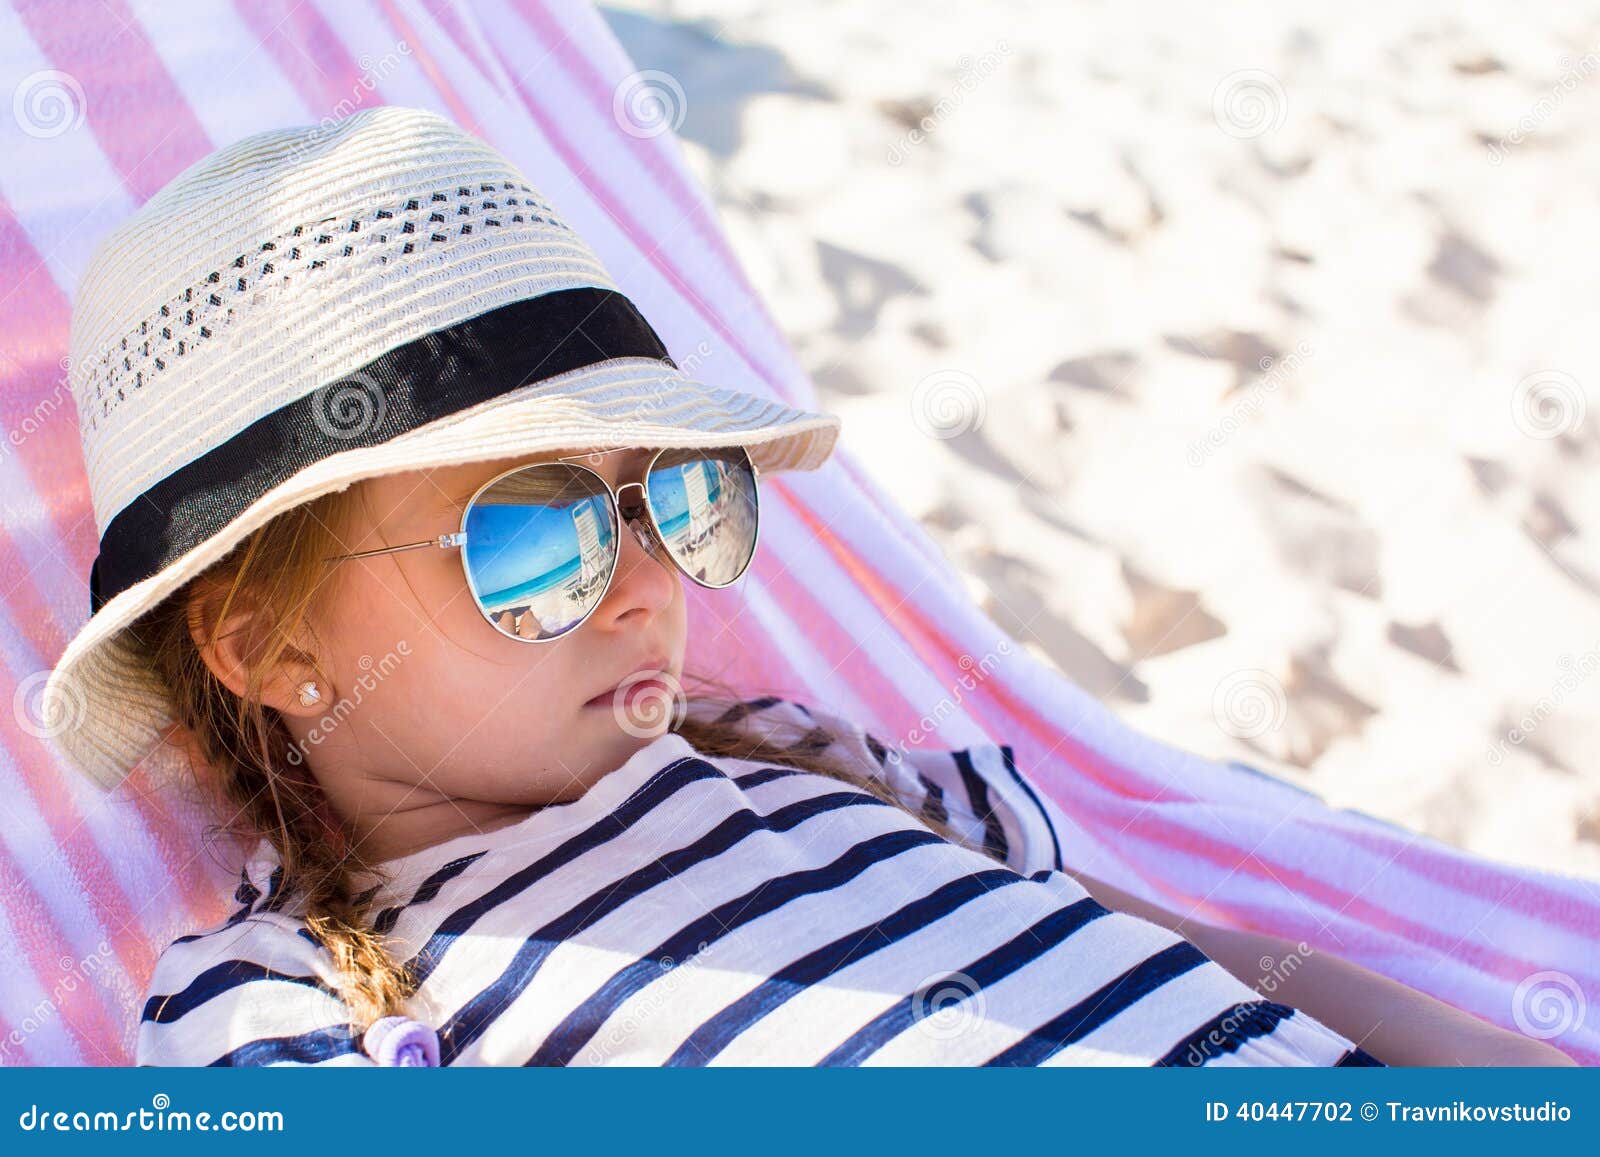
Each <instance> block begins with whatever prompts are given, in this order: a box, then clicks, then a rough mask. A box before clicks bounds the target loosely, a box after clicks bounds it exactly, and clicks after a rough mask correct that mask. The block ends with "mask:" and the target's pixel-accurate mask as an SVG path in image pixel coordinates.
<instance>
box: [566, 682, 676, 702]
mask: <svg viewBox="0 0 1600 1157" xmlns="http://www.w3.org/2000/svg"><path fill="white" fill-rule="evenodd" d="M619 686H620V684H619ZM662 694H666V695H672V694H673V687H672V684H671V683H668V682H667V681H666V680H665V679H663V678H659V677H657V676H654V675H652V676H650V677H648V678H644V679H638V680H635V681H634V682H632V683H629V684H628V686H627V689H626V690H625V691H624V692H623V695H622V703H621V704H620V705H621V706H623V707H632V706H633V705H634V704H635V703H636V702H637V701H638V700H639V699H640V698H642V697H645V696H650V695H662ZM616 696H617V688H616V687H612V688H610V689H609V690H606V691H602V692H600V694H598V695H596V696H595V697H594V698H593V699H590V700H589V701H588V702H586V703H585V704H584V706H585V707H610V706H611V705H612V701H613V700H614V699H615V698H616Z"/></svg>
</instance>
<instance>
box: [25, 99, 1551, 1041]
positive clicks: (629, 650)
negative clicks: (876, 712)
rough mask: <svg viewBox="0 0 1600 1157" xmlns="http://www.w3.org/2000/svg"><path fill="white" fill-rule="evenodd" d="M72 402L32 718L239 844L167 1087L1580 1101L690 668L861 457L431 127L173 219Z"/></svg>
mask: <svg viewBox="0 0 1600 1157" xmlns="http://www.w3.org/2000/svg"><path fill="white" fill-rule="evenodd" d="M72 366H73V388H74V391H75V395H76V397H77V401H78V405H79V411H80V415H81V416H82V419H83V423H82V424H83V441H84V449H85V460H86V463H87V465H88V469H89V475H90V482H91V490H92V492H93V494H94V499H95V507H96V516H97V521H98V523H99V526H100V530H101V550H100V554H99V557H98V558H97V560H96V563H95V567H94V571H93V573H92V575H91V594H92V608H93V614H92V617H91V620H90V623H89V625H88V626H87V627H86V628H85V629H84V631H83V632H82V633H81V634H80V635H79V637H78V638H76V639H74V641H73V643H72V645H71V646H69V648H68V650H67V652H66V654H65V655H64V656H63V658H62V661H61V663H60V664H59V665H58V667H57V669H56V671H55V672H54V673H53V676H52V680H51V683H50V685H49V686H48V688H47V691H46V702H47V707H50V706H51V705H52V704H53V705H54V709H56V710H61V711H70V712H72V713H73V715H74V717H75V718H76V719H77V720H78V725H77V726H75V727H73V728H70V729H69V730H68V731H66V732H65V733H64V734H63V735H62V743H63V746H64V748H65V749H66V750H67V752H68V754H69V756H70V757H71V758H72V759H73V760H74V762H75V763H77V764H78V765H79V766H80V767H81V768H82V769H83V770H84V771H85V772H87V773H88V774H90V775H93V776H94V777H96V778H97V779H99V780H100V781H101V782H105V783H111V782H115V781H116V779H117V778H118V777H119V776H120V775H122V774H125V773H126V771H127V770H128V769H129V768H130V767H131V766H132V764H133V763H134V762H136V761H137V759H138V758H139V757H140V756H141V755H142V754H144V753H145V752H147V751H148V750H149V748H150V746H151V745H152V744H153V743H155V742H158V741H159V737H160V736H161V734H162V730H163V729H164V728H165V727H166V726H167V725H168V724H170V723H172V722H176V723H177V724H179V725H180V731H179V734H180V735H181V737H182V740H183V742H184V743H185V745H186V747H187V750H188V752H189V754H190V757H191V765H192V767H193V769H194V772H195V775H196V779H197V782H198V783H200V784H201V785H202V786H204V787H205V788H207V789H208V790H209V791H211V792H212V793H213V796H214V799H215V801H216V804H217V806H218V809H219V819H220V820H221V821H222V822H223V824H224V826H226V827H227V828H228V829H229V830H230V831H232V832H233V833H235V834H237V835H240V836H242V837H244V838H246V839H248V840H254V841H255V843H254V850H253V851H252V852H251V854H250V855H249V856H248V858H247V860H246V862H245V864H244V865H243V867H242V869H241V872H240V881H239V887H238V890H237V892H236V893H235V900H236V902H237V904H238V907H237V909H236V910H235V911H234V912H233V913H232V914H231V915H229V916H228V917H227V918H226V919H225V920H223V921H221V922H220V923H218V924H217V925H215V926H213V927H210V928H205V929H200V930H197V931H195V932H192V933H190V934H187V935H184V936H180V937H178V938H177V939H176V940H174V941H173V942H172V943H171V944H170V945H168V946H167V947H166V949H165V950H164V951H163V952H162V954H161V956H160V958H159V960H158V962H157V965H156V968H155V971H154V974H153V976H152V978H151V982H150V988H149V993H148V997H147V1000H146V1003H145V1006H144V1009H143V1013H142V1019H141V1023H140V1026H139V1035H138V1042H137V1052H136V1060H137V1062H138V1063H140V1064H151V1065H168V1064H179V1065H218V1064H220V1065H246V1064H337V1065H349V1064H360V1065H371V1064H438V1065H442V1064H497V1065H498V1064H602V1063H628V1064H671V1065H699V1064H712V1063H715V1064H828V1065H851V1064H862V1063H873V1064H996V1065H1038V1064H1137V1065H1203V1064H1221V1065H1228V1064H1267V1065H1280V1064H1289V1065H1346V1064H1377V1063H1384V1062H1389V1063H1396V1062H1398V1063H1451V1064H1453V1063H1461V1064H1468V1063H1470V1064H1483V1063H1516V1064H1553V1063H1562V1062H1563V1061H1565V1060H1566V1058H1565V1057H1564V1055H1563V1054H1560V1053H1558V1052H1556V1051H1555V1050H1553V1049H1550V1048H1549V1047H1548V1046H1544V1045H1541V1044H1538V1043H1536V1042H1532V1041H1527V1040H1524V1039H1523V1038H1520V1037H1518V1036H1516V1035H1515V1034H1510V1033H1505V1032H1502V1031H1500V1030H1498V1029H1494V1028H1492V1027H1491V1026H1488V1025H1486V1024H1484V1023H1483V1022H1480V1021H1477V1020H1476V1019H1475V1018H1472V1017H1469V1016H1466V1015H1464V1014H1461V1013H1459V1012H1456V1011H1454V1010H1451V1009H1449V1008H1447V1007H1446V1006H1444V1005H1442V1004H1439V1003H1438V1002H1436V1001H1431V1000H1429V999H1428V998H1426V997H1424V996H1422V995H1421V994H1418V993H1415V992H1413V991H1411V990H1409V989H1406V988H1405V987H1404V986H1401V985H1398V984H1395V983H1393V982H1391V981H1387V980H1386V979H1384V978H1381V977H1378V976H1376V975H1375V974H1372V973H1370V972H1367V971H1365V970H1363V969H1359V968H1356V967H1354V966H1352V965H1349V964H1346V963H1345V962H1342V961H1339V960H1337V959H1335V958H1333V957H1331V956H1328V955H1327V954H1321V953H1311V952H1308V953H1307V954H1306V955H1307V958H1306V959H1305V960H1304V961H1303V963H1302V965H1301V966H1300V967H1299V968H1298V969H1297V970H1296V971H1295V972H1294V973H1293V974H1292V975H1291V976H1290V977H1289V979H1288V980H1287V981H1284V982H1282V983H1280V984H1279V985H1277V987H1276V989H1275V990H1274V992H1273V994H1272V995H1273V996H1274V997H1275V999H1267V998H1266V997H1265V996H1264V995H1263V994H1259V993H1257V992H1255V991H1253V990H1252V989H1251V988H1250V987H1249V985H1248V984H1247V983H1245V981H1244V980H1242V979H1240V978H1241V977H1248V976H1249V974H1250V972H1251V971H1252V970H1253V969H1254V967H1255V965H1254V963H1253V962H1254V961H1255V960H1257V959H1259V958H1260V957H1261V956H1263V955H1268V954H1271V955H1274V957H1275V958H1287V957H1286V953H1294V952H1295V950H1294V948H1293V946H1289V945H1286V944H1284V943H1283V942H1280V941H1276V940H1273V939H1272V938H1268V937H1262V936H1249V935H1243V934H1237V933H1231V932H1228V931H1225V930H1222V929H1215V928H1208V927H1206V926H1203V925H1196V924H1194V923H1192V922H1186V921H1184V920H1182V919H1180V918H1179V917H1177V916H1176V915H1174V914H1171V913H1167V912H1164V911H1162V910H1160V909H1158V908H1155V907H1154V906H1151V905H1148V904H1146V903H1143V902H1142V901H1139V900H1137V899H1135V898H1133V897H1130V896H1126V895H1123V894H1121V893H1119V892H1117V891H1115V890H1113V889H1111V888H1109V887H1106V886H1105V885H1103V884H1101V883H1099V882H1098V881H1094V880H1092V879H1089V878H1087V877H1084V878H1081V879H1080V878H1077V877H1074V876H1073V875H1072V874H1070V872H1069V870H1068V867H1067V865H1065V864H1063V863H1062V862H1061V857H1060V849H1059V847H1058V846H1057V845H1056V842H1055V838H1054V830H1055V828H1054V820H1055V818H1057V817H1058V813H1056V812H1055V811H1054V805H1053V804H1051V803H1050V802H1049V801H1048V800H1045V799H1044V798H1043V797H1041V796H1040V795H1039V794H1038V793H1036V792H1034V791H1033V790H1032V789H1031V788H1030V787H1029V785H1028V783H1027V781H1026V779H1025V778H1023V777H1022V776H1021V775H1020V774H1019V773H1018V771H1017V769H1016V768H1015V767H1014V765H1013V761H1012V752H1011V749H1010V748H1009V747H1004V746H1000V747H993V746H979V747H973V748H970V749H967V750H964V751H957V752H930V751H918V752H913V753H911V754H910V755H908V756H899V755H897V753H895V752H893V751H892V750H891V748H890V747H889V746H888V745H887V744H885V743H884V742H882V741H881V740H880V739H879V738H878V737H875V736H872V735H869V734H867V733H865V732H864V731H862V730H861V729H860V728H859V727H856V726H855V725H853V724H851V723H849V722H848V721H846V720H844V719H841V718H839V717H836V716H833V715H831V714H828V713H825V712H821V711H819V710H817V709H816V708H815V707H813V706H808V705H805V704H801V703H797V702H792V701H787V700H782V699H777V698H773V697H770V696H768V697H762V698H756V699H741V698H740V697H738V696H737V695H736V694H734V693H732V692H731V691H730V690H729V689H726V688H718V687H717V686H715V685H714V684H712V683H711V682H710V681H708V680H704V679H697V678H695V677H693V676H692V675H691V674H689V673H688V672H686V671H685V669H684V656H685V653H686V650H687V642H688V639H687V617H686V614H685V601H684V588H683V586H682V579H683V578H684V577H688V578H689V579H690V580H691V581H693V582H695V583H697V584H699V585H702V586H705V587H709V588H719V587H724V586H728V585H729V584H731V583H733V582H735V581H737V580H738V578H739V577H740V576H741V575H742V574H743V572H744V571H745V570H746V569H747V568H748V566H749V563H750V560H751V558H752V556H753V554H754V552H755V550H756V544H757V536H758V529H759V511H760V503H759V490H760V485H759V483H760V478H761V476H762V474H763V473H768V474H770V473H772V472H775V471H777V470H782V469H811V468H815V467H816V466H817V465H820V463H821V462H822V461H823V460H824V459H825V458H826V457H827V455H828V453H829V452H830V451H831V448H832V445H833V441H834V438H835V435H836V431H837V425H838V423H837V419H836V418H833V417H832V416H831V415H822V414H812V413H805V412H801V411H795V410H791V409H788V408H786V407H782V406H779V405H776V404H774V403H770V402H766V401H764V400H762V399H758V398H755V397H752V396H750V395H745V394H741V393H738V392H735V391H731V390H727V389H716V388H712V387H708V386H704V385H701V384H700V383H697V382H695V381H693V380H691V379H689V378H687V377H685V376H684V375H682V374H681V373H680V372H678V370H677V368H676V367H675V366H674V365H673V363H672V362H671V359H670V358H669V357H668V356H667V354H666V351H665V349H664V347H662V345H661V343H660V342H659V340H658V339H657V338H656V336H655V335H654V333H653V331H651V330H650V327H649V326H648V324H646V323H645V321H644V319H643V318H642V316H641V315H640V314H639V313H638V311H637V310H636V309H635V308H633V306H632V305H631V303H629V302H628V301H627V299H626V298H624V297H622V296H621V295H620V293H618V292H617V291H616V288H615V286H614V284H612V282H611V281H610V278H609V277H608V276H607V275H606V273H605V271H604V270H603V268H602V267H601V266H600V263H599V262H598V260H597V259H596V258H595V257H594V255H593V254H592V252H590V251H589V249H588V248H587V246H585V245H584V244H583V242H582V241H581V239H579V238H578V237H577V235H576V234H575V233H573V232H572V230H571V229H570V228H568V227H567V226H566V224H565V223H564V222H562V220H561V219H560V217H559V216H558V215H557V214H556V213H555V212H554V210H553V209H552V208H551V207H550V206H549V205H548V204H547V203H546V202H545V201H544V200H543V199H542V198H541V197H540V195H539V194H538V193H537V191H536V190H534V189H533V188H532V187H530V186H529V185H528V183H527V182H526V181H525V180H524V179H523V178H522V177H521V176H520V174H518V173H517V172H516V170H515V169H514V168H513V167H512V166H511V165H510V163H509V162H508V161H507V160H505V159H504V158H503V157H500V156H499V155H498V154H496V153H494V152H493V151H491V150H489V149H488V148H487V147H486V146H484V145H482V144H481V143H480V142H477V141H476V140H474V139H473V138H471V137H469V136H467V135H466V134H463V133H461V132H460V130H458V129H456V128H455V127H454V126H453V125H451V124H449V123H448V122H446V121H444V120H442V119H441V118H439V117H436V116H433V115H431V114H427V113H422V112H416V111H412V110H404V109H395V108H379V109H374V110H370V111H367V112H363V113H359V114H357V115H355V116H352V117H349V118H347V119H346V120H344V121H342V122H340V123H338V124H336V125H334V126H332V127H331V128H321V129H304V130H289V131H285V132H279V133H271V134H264V135H261V136H258V137H253V138H250V139H247V140H245V141H242V142H240V143H239V144H237V145H234V146H232V147H230V148H227V149H224V150H221V151H220V152H218V153H216V154H214V155H213V156H212V157H209V158H207V159H206V160H204V161H201V162H200V163H198V164H197V165H195V166H194V167H192V168H191V169H189V170H187V171H186V172H185V173H183V174H181V175H179V176H178V177H177V178H175V179H174V181H173V182H172V183H171V184H170V185H169V186H168V187H167V188H166V189H164V190H163V191H162V192H161V193H160V194H158V195H157V196H156V197H155V198H153V199H152V200H151V201H150V202H149V203H148V204H147V205H146V206H144V207H143V208H142V209H141V210H140V211H139V212H138V213H137V214H135V216H134V217H133V218H132V219H131V220H130V221H129V222H127V223H125V224H124V225H123V226H122V227H120V228H119V229H118V230H117V231H116V233H115V234H114V235H113V236H112V238H111V239H109V240H108V242H107V243H106V244H105V245H104V246H102V248H101V250H100V252H99V253H98V254H97V255H96V258H95V261H94V262H93V263H92V265H91V268H90V270H89V271H88V272H87V273H86V275H85V277H84V280H83V282H82V283H81V287H80V297H79V302H78V305H77V312H76V313H75V315H74V327H73V359H72ZM735 629H736V626H735ZM686 688H692V689H693V693H692V694H691V693H690V691H689V690H686ZM1229 970H1232V972H1230V971H1229ZM1235 972H1236V973H1237V974H1238V975H1237V976H1236V975H1234V974H1233V973H1235Z"/></svg>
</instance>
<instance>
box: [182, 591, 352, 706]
mask: <svg viewBox="0 0 1600 1157" xmlns="http://www.w3.org/2000/svg"><path fill="white" fill-rule="evenodd" d="M228 586H229V584H228V583H226V582H224V581H219V580H208V579H206V578H199V579H196V580H195V581H194V582H193V583H192V584H191V585H190V588H189V591H188V592H187V595H186V596H185V597H186V598H187V599H188V605H187V607H186V613H187V617H188V624H189V637H190V638H191V639H193V640H194V645H195V650H197V651H198V652H199V653H200V658H201V660H202V661H204V663H205V665H206V666H207V667H208V668H210V670H211V673H212V674H213V675H215V676H216V677H217V680H218V681H219V682H220V683H221V684H222V685H223V686H224V687H226V688H227V689H228V690H230V691H232V692H233V693H234V694H235V695H238V696H239V697H240V698H244V697H245V695H246V694H247V693H248V692H249V689H250V675H251V672H252V670H253V669H254V667H255V666H256V665H258V664H259V663H261V662H262V661H264V659H265V657H266V654H267V649H268V645H269V644H270V642H271V639H272V633H273V632H272V625H271V624H270V623H269V622H267V621H265V619H264V618H263V612H261V611H259V610H258V609H257V608H256V607H255V606H254V605H252V604H250V603H249V602H247V601H245V600H244V599H243V598H242V597H241V596H238V595H236V596H234V598H233V601H232V604H231V605H228ZM224 612H226V617H225V618H224V617H223V616H224ZM308 680H310V681H313V682H315V683H317V685H318V689H319V690H320V691H321V692H322V695H321V698H320V699H319V700H318V701H317V702H316V703H314V704H312V705H311V706H310V707H307V706H304V705H303V704H302V703H301V702H300V694H299V689H300V686H301V684H303V683H305V682H306V681H308ZM259 694H260V698H261V704H262V706H264V707H271V708H273V709H275V710H277V711H278V712H280V713H281V714H284V715H306V716H312V715H320V714H323V713H324V711H325V710H326V708H325V706H324V705H325V704H326V703H328V702H329V701H331V699H332V688H331V687H330V686H329V684H328V681H327V680H326V679H325V678H324V677H323V676H322V674H321V673H320V672H318V671H317V669H316V667H315V665H314V664H313V663H312V662H311V656H310V655H308V654H307V653H306V652H305V651H303V650H301V649H300V648H299V647H295V646H287V647H285V648H284V649H283V650H282V651H281V652H280V653H279V655H278V656H277V659H276V661H275V663H274V664H273V666H272V667H271V668H270V669H268V670H266V671H264V672H263V673H262V679H261V687H260V692H259Z"/></svg>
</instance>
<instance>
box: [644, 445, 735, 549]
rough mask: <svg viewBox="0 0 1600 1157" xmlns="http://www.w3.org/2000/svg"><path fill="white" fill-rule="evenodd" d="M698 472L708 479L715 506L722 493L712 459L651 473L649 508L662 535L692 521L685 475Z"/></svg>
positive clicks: (720, 481) (718, 476)
mask: <svg viewBox="0 0 1600 1157" xmlns="http://www.w3.org/2000/svg"><path fill="white" fill-rule="evenodd" d="M695 469H698V470H699V471H700V472H701V473H703V474H704V475H705V479H706V491H707V493H708V496H709V498H710V500H711V501H712V502H713V503H715V502H716V501H717V498H718V497H719V496H720V494H721V492H722V475H721V472H720V471H719V470H718V469H717V467H716V464H715V463H714V462H712V461H710V460H709V459H701V460H700V461H697V462H689V463H684V464H683V465H679V466H664V467H660V468H658V469H656V470H652V471H651V472H650V505H651V506H652V507H653V508H654V513H655V516H656V521H657V522H658V523H660V524H661V531H662V533H663V534H667V535H670V534H672V533H674V532H675V531H677V530H678V529H680V528H681V527H682V526H683V525H684V524H685V523H686V522H688V521H689V494H688V491H687V490H686V489H685V487H684V483H683V472H684V471H685V470H695Z"/></svg>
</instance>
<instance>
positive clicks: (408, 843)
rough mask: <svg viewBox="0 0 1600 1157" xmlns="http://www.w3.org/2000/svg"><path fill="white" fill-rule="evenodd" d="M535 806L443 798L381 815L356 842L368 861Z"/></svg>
mask: <svg viewBox="0 0 1600 1157" xmlns="http://www.w3.org/2000/svg"><path fill="white" fill-rule="evenodd" d="M539 810H541V809H539V808H538V807H531V806H529V805H527V804H499V803H486V802H483V801H477V800H454V799H446V800H441V801H439V802H438V803H433V804H428V805H426V806H424V807H420V808H416V809H414V810H412V811H406V812H394V813H391V814H389V815H387V816H384V817H383V818H382V820H381V821H380V822H379V823H378V824H377V825H376V826H374V827H373V828H371V829H369V830H368V831H367V832H366V833H365V834H364V835H362V836H361V837H360V838H359V839H358V841H357V843H356V852H357V854H358V855H359V856H360V858H361V859H362V860H364V861H365V862H366V863H368V864H381V863H386V862H388V861H390V860H397V859H400V858H401V857H403V856H409V855H412V854H414V853H416V852H420V851H423V850H424V849H427V848H431V847H433V846H434V845H436V844H442V843H444V842H445V841H447V840H453V839H455V838H456V837H458V836H466V835H484V834H487V833H489V832H492V831H495V830H497V829H499V828H503V827H509V826H510V825H512V824H515V823H518V822H520V821H522V820H525V819H527V818H528V816H530V815H532V814H533V813H534V812H536V811H539Z"/></svg>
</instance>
